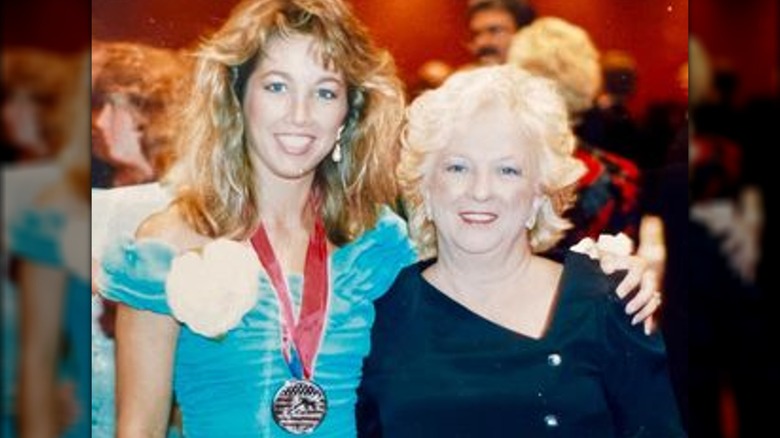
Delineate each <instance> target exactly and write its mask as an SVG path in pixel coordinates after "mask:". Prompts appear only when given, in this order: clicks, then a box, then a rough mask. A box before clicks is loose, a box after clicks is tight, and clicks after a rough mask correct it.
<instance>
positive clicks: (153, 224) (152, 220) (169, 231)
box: [135, 204, 212, 252]
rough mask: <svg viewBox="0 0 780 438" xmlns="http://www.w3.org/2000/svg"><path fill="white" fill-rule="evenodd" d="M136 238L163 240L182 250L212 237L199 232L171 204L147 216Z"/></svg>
mask: <svg viewBox="0 0 780 438" xmlns="http://www.w3.org/2000/svg"><path fill="white" fill-rule="evenodd" d="M135 237H136V239H155V240H160V241H163V242H165V243H167V244H169V245H172V246H173V247H174V248H177V249H178V250H179V251H180V252H184V251H187V250H190V249H194V248H199V247H201V246H203V245H205V244H207V243H209V242H210V241H211V240H212V239H211V238H210V237H207V236H204V235H202V234H199V233H198V232H197V231H195V230H194V229H193V228H192V226H191V225H190V224H189V223H188V222H187V221H186V220H184V217H183V216H182V215H181V212H180V210H179V208H178V207H176V205H174V204H171V205H169V206H168V207H167V208H165V209H164V210H162V211H160V212H157V213H154V214H152V215H151V216H149V217H147V218H146V219H144V220H143V221H142V222H141V225H139V226H138V229H137V230H136V232H135Z"/></svg>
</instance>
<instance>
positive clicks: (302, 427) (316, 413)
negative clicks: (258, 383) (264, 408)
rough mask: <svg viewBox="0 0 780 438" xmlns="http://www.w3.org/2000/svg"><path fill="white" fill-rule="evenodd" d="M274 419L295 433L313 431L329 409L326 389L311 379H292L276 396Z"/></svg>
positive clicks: (282, 426) (285, 428)
mask: <svg viewBox="0 0 780 438" xmlns="http://www.w3.org/2000/svg"><path fill="white" fill-rule="evenodd" d="M271 409H272V411H273V415H274V421H276V424H278V425H279V427H281V428H282V429H284V430H286V431H287V432H290V433H292V434H295V435H303V434H307V433H311V432H313V431H314V429H316V428H317V426H319V425H320V423H321V422H322V420H323V419H324V418H325V414H326V413H327V411H328V400H327V399H326V398H325V391H323V389H322V388H321V387H320V386H319V385H317V384H316V383H314V382H312V381H311V380H301V379H290V380H288V381H286V382H284V385H282V387H281V388H279V390H278V391H277V392H276V395H275V396H274V402H273V405H272V406H271Z"/></svg>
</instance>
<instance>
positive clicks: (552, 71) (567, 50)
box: [507, 17, 602, 118]
mask: <svg viewBox="0 0 780 438" xmlns="http://www.w3.org/2000/svg"><path fill="white" fill-rule="evenodd" d="M507 58H508V62H509V63H510V64H513V65H515V66H517V67H520V68H522V69H525V70H527V71H529V72H531V73H533V74H536V75H539V76H542V77H545V78H549V79H552V80H554V81H555V82H556V83H557V84H558V90H559V91H560V93H561V95H562V96H563V100H564V101H565V102H566V107H567V108H568V109H569V116H570V117H572V118H574V117H577V116H578V115H579V114H581V113H582V112H584V111H585V110H587V109H589V108H590V107H591V106H593V100H594V99H595V97H596V95H597V94H598V92H599V90H600V88H601V82H602V74H601V65H600V63H599V51H598V49H597V48H596V45H595V44H593V41H592V40H591V39H590V36H589V35H588V33H587V32H585V30H584V29H582V28H580V27H578V26H576V25H574V24H571V23H569V22H567V21H565V20H562V19H560V18H555V17H544V18H538V19H536V20H535V21H534V22H533V23H531V24H530V25H528V26H526V27H524V28H523V29H520V31H518V32H517V34H515V36H514V38H513V39H512V45H511V46H510V48H509V55H508V57H507Z"/></svg>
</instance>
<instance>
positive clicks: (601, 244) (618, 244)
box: [570, 233, 634, 260]
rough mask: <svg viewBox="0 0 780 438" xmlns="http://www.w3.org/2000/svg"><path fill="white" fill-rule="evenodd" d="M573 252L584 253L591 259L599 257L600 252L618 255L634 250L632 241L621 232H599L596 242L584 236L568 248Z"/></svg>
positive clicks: (627, 254)
mask: <svg viewBox="0 0 780 438" xmlns="http://www.w3.org/2000/svg"><path fill="white" fill-rule="evenodd" d="M570 249H571V250H572V251H574V252H578V253H580V254H586V255H588V256H589V257H590V258H591V259H594V260H595V259H599V258H601V254H603V253H607V254H612V255H619V256H629V255H631V254H632V253H633V252H634V242H632V241H631V239H630V238H629V237H628V236H626V235H625V234H623V233H619V234H616V235H614V236H613V235H611V234H601V235H599V240H598V241H597V242H596V241H594V240H593V239H591V238H590V237H586V238H584V239H582V240H580V241H579V242H577V244H576V245H574V246H572V247H571V248H570Z"/></svg>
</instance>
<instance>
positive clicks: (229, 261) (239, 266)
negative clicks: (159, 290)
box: [165, 239, 260, 338]
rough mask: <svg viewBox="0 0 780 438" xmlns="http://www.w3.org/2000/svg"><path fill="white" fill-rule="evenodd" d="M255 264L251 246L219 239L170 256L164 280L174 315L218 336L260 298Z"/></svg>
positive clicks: (206, 333) (195, 329) (201, 331)
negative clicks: (167, 273)
mask: <svg viewBox="0 0 780 438" xmlns="http://www.w3.org/2000/svg"><path fill="white" fill-rule="evenodd" d="M259 273H260V266H259V264H258V262H257V257H256V256H255V254H254V253H253V252H252V250H251V249H250V248H249V247H247V246H245V245H242V244H241V243H238V242H235V241H231V240H227V239H218V240H215V241H213V242H210V243H209V244H207V245H205V246H204V247H203V248H202V249H201V250H200V251H194V250H193V251H188V252H186V253H184V254H182V255H180V256H178V257H176V258H175V259H173V262H172V264H171V272H170V274H169V275H168V279H167V280H166V284H165V288H166V290H167V291H168V293H167V297H168V305H169V306H170V308H171V312H172V313H173V316H174V317H175V318H176V319H178V320H179V321H181V322H182V323H184V324H186V325H187V326H188V327H189V328H190V330H192V331H193V332H195V333H198V334H200V335H203V336H206V337H210V338H213V337H218V336H220V335H223V334H225V333H226V332H227V331H229V330H230V329H232V328H234V327H235V326H236V325H238V323H239V322H241V320H242V319H243V317H244V315H246V313H247V312H249V311H250V310H251V309H252V308H253V307H254V305H255V303H256V302H257V299H258V297H259V288H258V279H259Z"/></svg>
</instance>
